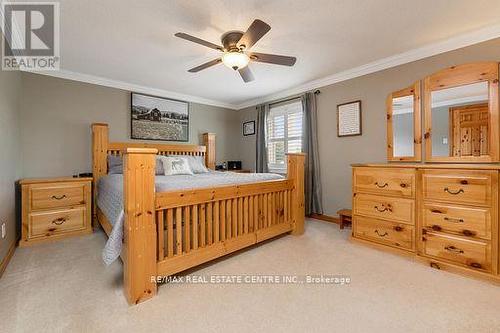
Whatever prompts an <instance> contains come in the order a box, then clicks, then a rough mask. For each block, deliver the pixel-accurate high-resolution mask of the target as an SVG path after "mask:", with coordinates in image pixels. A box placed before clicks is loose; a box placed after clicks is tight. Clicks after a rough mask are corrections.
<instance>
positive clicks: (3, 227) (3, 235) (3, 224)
mask: <svg viewBox="0 0 500 333" xmlns="http://www.w3.org/2000/svg"><path fill="white" fill-rule="evenodd" d="M6 233H7V232H6V230H5V222H4V223H2V239H4V238H5V234H6Z"/></svg>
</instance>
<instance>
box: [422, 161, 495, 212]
mask: <svg viewBox="0 0 500 333" xmlns="http://www.w3.org/2000/svg"><path fill="white" fill-rule="evenodd" d="M422 177H423V179H422V186H423V189H422V191H423V198H424V200H437V201H445V202H451V203H465V204H473V205H474V204H475V205H484V206H490V205H491V203H492V202H491V196H492V193H491V192H492V189H491V186H492V178H493V173H492V172H489V171H465V170H461V171H456V170H452V169H450V170H425V171H424V173H423V175H422Z"/></svg>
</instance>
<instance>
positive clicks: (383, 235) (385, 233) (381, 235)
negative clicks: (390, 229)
mask: <svg viewBox="0 0 500 333" xmlns="http://www.w3.org/2000/svg"><path fill="white" fill-rule="evenodd" d="M375 233H376V234H377V235H379V236H380V237H385V236H387V235H389V234H388V233H387V232H384V233H383V234H380V232H378V230H376V229H375Z"/></svg>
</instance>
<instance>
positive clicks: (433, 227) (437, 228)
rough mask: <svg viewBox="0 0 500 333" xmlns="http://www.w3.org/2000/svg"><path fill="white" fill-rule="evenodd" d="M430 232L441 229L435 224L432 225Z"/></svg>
mask: <svg viewBox="0 0 500 333" xmlns="http://www.w3.org/2000/svg"><path fill="white" fill-rule="evenodd" d="M432 230H434V231H441V227H440V226H438V225H436V224H434V225H433V226H432Z"/></svg>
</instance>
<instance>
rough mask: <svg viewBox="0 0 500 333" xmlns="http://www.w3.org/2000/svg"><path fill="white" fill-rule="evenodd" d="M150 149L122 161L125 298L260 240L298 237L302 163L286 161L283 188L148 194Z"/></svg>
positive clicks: (130, 152)
mask: <svg viewBox="0 0 500 333" xmlns="http://www.w3.org/2000/svg"><path fill="white" fill-rule="evenodd" d="M155 153H156V152H155V150H154V149H140V148H129V149H127V150H126V152H125V154H124V157H125V171H124V172H125V173H124V183H125V185H124V186H125V197H124V200H125V202H124V204H125V206H124V207H125V239H124V242H125V247H124V249H125V251H126V257H127V260H126V263H125V266H124V279H125V283H124V287H125V295H126V297H127V300H128V301H129V303H132V304H135V303H139V302H141V301H144V300H146V299H148V298H150V297H152V296H154V295H155V293H156V284H155V277H156V276H168V275H172V274H175V273H178V272H181V271H184V270H186V269H188V268H191V267H195V266H197V265H200V264H202V263H204V262H207V261H210V260H213V259H216V258H219V257H222V256H224V255H226V254H229V253H231V252H234V251H237V250H240V249H243V248H245V247H248V246H251V245H253V244H256V243H259V242H262V241H264V240H266V239H270V238H272V237H275V236H278V235H280V234H284V233H287V232H291V233H292V234H294V235H300V234H302V233H303V232H304V155H303V154H289V155H288V177H287V179H284V180H273V181H265V182H260V183H252V184H244V185H234V186H223V187H216V188H209V189H197V190H188V191H172V192H162V193H156V195H155V193H154V165H155V164H154V163H155V161H154V154H155Z"/></svg>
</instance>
